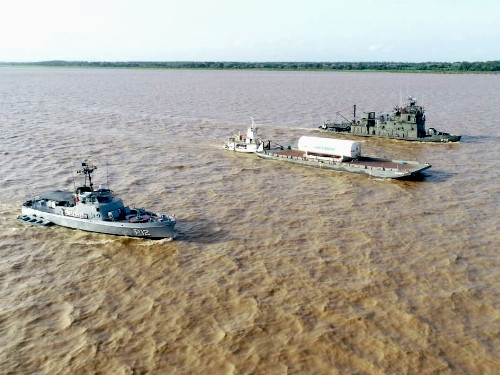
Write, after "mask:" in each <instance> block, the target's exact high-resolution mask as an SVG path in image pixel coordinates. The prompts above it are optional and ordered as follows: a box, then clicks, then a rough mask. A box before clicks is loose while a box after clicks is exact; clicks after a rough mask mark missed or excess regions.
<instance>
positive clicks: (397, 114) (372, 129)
mask: <svg viewBox="0 0 500 375" xmlns="http://www.w3.org/2000/svg"><path fill="white" fill-rule="evenodd" d="M337 115H340V113H337ZM340 116H341V117H343V116H342V115H340ZM319 128H320V130H322V131H329V132H335V133H346V134H352V135H359V136H363V137H379V138H391V139H402V140H405V141H420V142H445V143H446V142H458V141H460V138H462V136H461V135H457V134H449V133H444V132H441V131H437V130H436V129H434V128H429V129H428V130H426V129H425V114H424V107H423V106H419V105H417V101H416V99H415V98H413V97H412V96H408V98H407V101H406V102H405V104H404V106H402V107H400V106H397V107H395V108H394V110H393V111H392V112H390V113H379V114H378V115H376V114H375V112H363V114H362V115H361V119H360V120H359V121H356V106H354V119H353V120H352V121H349V120H347V119H346V118H345V117H343V121H340V122H329V121H325V123H324V124H323V125H321V126H320V127H319Z"/></svg>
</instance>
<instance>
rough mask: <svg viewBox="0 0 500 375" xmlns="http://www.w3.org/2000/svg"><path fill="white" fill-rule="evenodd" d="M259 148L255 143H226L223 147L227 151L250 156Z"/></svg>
mask: <svg viewBox="0 0 500 375" xmlns="http://www.w3.org/2000/svg"><path fill="white" fill-rule="evenodd" d="M258 147H259V145H258V144H256V143H237V142H236V143H232V142H228V143H227V144H226V145H225V148H226V149H227V150H231V151H235V152H242V153H246V154H251V153H254V152H255V151H257V148H258Z"/></svg>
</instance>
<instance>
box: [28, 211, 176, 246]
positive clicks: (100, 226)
mask: <svg viewBox="0 0 500 375" xmlns="http://www.w3.org/2000/svg"><path fill="white" fill-rule="evenodd" d="M21 213H22V215H26V216H28V217H32V218H38V219H41V220H45V221H48V222H51V223H53V224H56V225H60V226H63V227H67V228H72V229H79V230H84V231H89V232H97V233H103V234H111V235H116V236H128V237H139V238H149V239H162V238H175V230H174V226H175V220H170V221H163V222H145V223H130V222H126V221H104V220H90V219H81V218H76V217H70V216H64V215H60V214H55V213H51V212H45V211H40V210H37V209H34V208H31V207H26V206H23V207H22V209H21ZM25 222H27V223H30V221H29V220H28V221H26V220H25Z"/></svg>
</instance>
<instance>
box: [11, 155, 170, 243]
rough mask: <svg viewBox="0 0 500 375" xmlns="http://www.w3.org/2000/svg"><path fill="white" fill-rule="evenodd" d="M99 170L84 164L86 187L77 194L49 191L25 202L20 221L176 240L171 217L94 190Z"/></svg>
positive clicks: (105, 190) (99, 189) (108, 191)
mask: <svg viewBox="0 0 500 375" xmlns="http://www.w3.org/2000/svg"><path fill="white" fill-rule="evenodd" d="M96 168H97V167H96V166H94V165H90V164H88V163H87V162H83V163H82V170H80V171H78V173H83V174H84V176H85V182H84V184H83V186H80V187H78V188H77V189H76V190H75V192H74V193H72V192H71V191H61V190H56V191H50V192H47V193H43V194H40V195H39V196H37V197H36V198H33V199H31V200H28V201H26V202H24V203H23V206H22V209H21V213H22V215H21V216H19V220H20V221H24V222H26V223H30V224H35V225H44V226H47V225H51V224H56V225H61V226H63V227H68V228H73V229H81V230H86V231H90V232H99V233H106V234H113V235H119V236H130V237H142V238H150V239H161V238H174V237H175V231H174V226H175V223H176V221H175V219H174V218H173V217H172V216H169V215H164V214H161V215H160V214H156V213H154V212H150V211H146V210H144V209H141V208H129V207H127V206H124V205H123V202H122V200H121V199H120V198H117V197H115V196H114V194H113V191H112V190H110V189H108V188H106V187H104V186H103V185H99V188H98V189H97V190H94V188H93V184H92V172H94V170H95V169H96ZM87 179H88V183H89V184H88V185H87Z"/></svg>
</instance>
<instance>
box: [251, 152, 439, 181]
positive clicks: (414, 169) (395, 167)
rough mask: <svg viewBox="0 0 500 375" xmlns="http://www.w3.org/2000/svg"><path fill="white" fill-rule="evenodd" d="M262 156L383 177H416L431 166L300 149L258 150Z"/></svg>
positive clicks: (269, 158)
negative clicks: (339, 157) (345, 157)
mask: <svg viewBox="0 0 500 375" xmlns="http://www.w3.org/2000/svg"><path fill="white" fill-rule="evenodd" d="M257 155H258V156H259V157H260V158H263V159H268V160H277V161H286V162H289V163H294V164H299V165H303V166H308V167H314V168H320V169H328V170H334V171H341V172H348V173H357V174H363V175H368V176H370V177H375V178H383V179H405V178H411V177H414V176H415V175H417V174H420V173H421V172H423V171H424V170H426V169H429V168H430V167H431V165H430V164H428V163H426V164H420V163H418V162H416V161H401V160H386V159H377V158H371V157H360V158H358V159H357V160H352V161H347V162H346V161H337V160H335V159H334V158H327V157H321V158H318V157H306V156H305V154H304V152H302V151H298V150H284V151H277V152H272V151H258V152H257Z"/></svg>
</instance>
